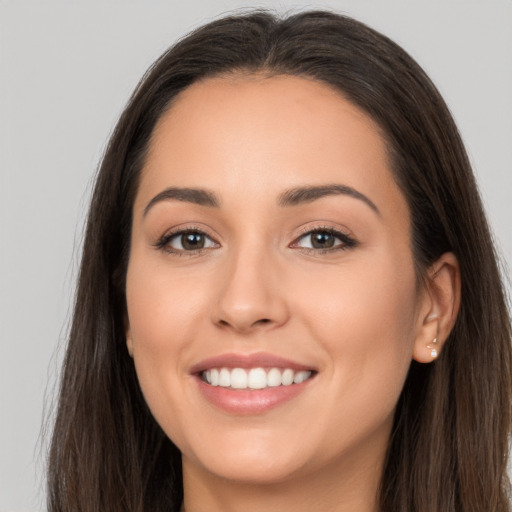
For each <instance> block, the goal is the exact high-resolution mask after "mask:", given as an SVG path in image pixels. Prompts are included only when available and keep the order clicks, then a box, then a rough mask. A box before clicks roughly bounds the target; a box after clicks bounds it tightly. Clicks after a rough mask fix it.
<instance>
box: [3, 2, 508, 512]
mask: <svg viewBox="0 0 512 512" xmlns="http://www.w3.org/2000/svg"><path fill="white" fill-rule="evenodd" d="M250 6H256V7H272V8H275V9H277V10H279V11H281V12H283V11H286V10H289V9H293V10H299V9H304V8H308V7H310V8H313V7H315V8H319V7H320V8H321V7H328V8H334V9H336V10H338V11H341V12H345V13H347V14H350V15H353V16H355V17H356V18H359V19H360V20H362V21H364V22H367V23H368V24H370V25H371V26H373V27H374V28H377V29H379V30H381V31H382V32H384V33H385V34H387V35H389V36H390V37H391V38H392V39H394V40H395V41H397V42H398V43H400V44H401V45H403V46H404V47H405V48H406V49H407V50H408V51H409V52H410V53H411V54H412V55H413V56H414V57H415V58H416V59H417V60H418V61H419V62H420V64H421V65H422V66H423V67H424V68H425V69H426V70H427V72H428V73H429V74H430V76H431V77H432V78H433V80H434V82H435V83H436V84H437V85H438V87H439V89H440V90H441V92H442V94H443V95H444V97H445V99H446V100H447V103H448V105H449V106H450V108H451V110H452V112H453V114H454V117H455V119H456V121H457V122H458V125H459V127H460V129H461V132H462V135H463V138H464V140H465V142H466V145H467V147H468V151H469V154H470V156H471V160H472V162H473V164H474V169H475V172H476V174H477V178H478V182H479V184H480V187H481V192H482V195H483V198H484V201H485V204H486V206H487V209H488V213H489V218H490V221H491V225H492V227H493V229H494V232H495V235H496V240H497V244H498V247H499V249H500V251H501V253H502V257H503V260H504V261H508V262H509V264H510V262H511V261H512V229H511V227H510V225H511V221H512V206H511V203H512V199H511V195H512V167H511V166H512V1H511V0H473V1H472V0H438V1H435V0H423V1H420V0H373V1H372V0H359V1H356V0H346V1H345V0H338V1H335V0H333V1H324V2H301V1H296V2H293V1H279V2H271V1H259V2H257V3H254V4H251V3H248V2H240V1H237V0H231V1H228V0H225V1H222V0H213V1H206V0H203V1H201V0H188V1H187V2H186V4H185V2H184V1H180V2H175V1H166V2H156V1H151V0H145V1H143V0H139V1H130V0H123V1H121V0H119V1H108V0H87V1H82V2H80V1H71V0H68V1H50V0H42V1H39V2H37V1H33V2H30V1H25V0H11V1H6V0H0V165H1V173H0V336H1V339H0V341H1V345H0V511H1V512H28V511H42V510H44V509H45V506H44V456H45V443H44V440H45V437H44V435H42V433H43V434H44V432H45V430H44V428H43V425H44V423H43V418H44V417H46V418H48V417H49V412H50V411H51V404H52V400H53V397H54V387H55V382H56V377H57V374H58V367H59V362H60V359H61V357H62V350H63V345H64V344H65V338H66V330H67V324H68V320H69V316H70V305H71V302H72V296H73V290H74V280H75V277H76V273H77V267H78V261H79V248H80V243H81V242H80V241H81V231H82V224H83V220H84V215H85V212H86V209H87V203H88V198H89V193H90V188H91V182H92V178H93V176H94V173H95V168H96V166H97V163H98V160H99V158H100V156H101V153H102V150H103V148H104V145H105V142H106V140H107V137H108V135H109V133H110V132H111V130H112V128H113V126H114V123H115V121H116V118H117V117H118V115H119V113H120V111H121V109H122V108H123V105H124V104H125V102H126V100H127V98H128V96H129V94H130V93H131V91H132V89H133V88H134V86H135V85H136V83H137V82H138V80H139V78H140V77H141V76H142V74H143V72H144V71H145V69H146V68H147V67H148V66H149V65H150V64H151V62H152V61H153V60H154V59H155V58H156V57H158V56H159V55H160V53H162V52H163V51H164V50H165V49H166V48H167V47H168V46H169V45H170V44H171V43H172V42H173V41H175V40H176V39H177V38H178V37H180V36H182V35H184V34H185V33H187V32H188V31H190V30H191V29H192V28H194V27H196V26H198V25H199V24H202V23H204V22H206V21H208V20H210V19H212V18H214V17H216V16H218V15H220V14H222V13H224V12H226V11H229V10H232V9H235V8H240V7H250Z"/></svg>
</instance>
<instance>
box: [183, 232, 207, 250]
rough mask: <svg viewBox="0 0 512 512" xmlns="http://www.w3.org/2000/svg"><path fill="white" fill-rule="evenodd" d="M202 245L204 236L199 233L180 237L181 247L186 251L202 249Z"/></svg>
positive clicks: (185, 234)
mask: <svg viewBox="0 0 512 512" xmlns="http://www.w3.org/2000/svg"><path fill="white" fill-rule="evenodd" d="M204 243H205V240H204V235H202V234H201V233H184V234H183V235H181V245H182V246H183V248H184V249H186V250H194V249H202V248H203V247H204Z"/></svg>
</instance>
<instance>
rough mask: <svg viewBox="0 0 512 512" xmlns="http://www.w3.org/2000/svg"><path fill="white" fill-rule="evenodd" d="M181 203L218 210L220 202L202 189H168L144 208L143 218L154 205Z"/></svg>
mask: <svg viewBox="0 0 512 512" xmlns="http://www.w3.org/2000/svg"><path fill="white" fill-rule="evenodd" d="M168 200H175V201H182V202H185V203H193V204H198V205H200V206H208V207H210V208H218V207H219V204H220V201H219V200H218V199H217V196H216V195H215V194H214V193H213V192H210V191H209V190H204V189H202V188H180V187H169V188H166V189H165V190H163V191H162V192H160V193H159V194H157V195H156V196H155V197H153V199H151V201H149V203H148V204H147V205H146V208H144V213H143V216H144V217H145V216H146V215H147V214H148V212H149V210H150V209H151V208H152V207H153V206H155V204H157V203H159V202H161V201H168Z"/></svg>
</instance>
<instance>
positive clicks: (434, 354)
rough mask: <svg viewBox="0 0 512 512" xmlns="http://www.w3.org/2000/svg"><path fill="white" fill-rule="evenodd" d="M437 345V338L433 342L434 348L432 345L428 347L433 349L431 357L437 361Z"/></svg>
mask: <svg viewBox="0 0 512 512" xmlns="http://www.w3.org/2000/svg"><path fill="white" fill-rule="evenodd" d="M436 343H437V338H434V339H433V340H432V345H434V346H433V347H432V346H431V345H428V348H431V349H432V350H431V352H430V356H431V357H432V359H435V358H436V357H437V349H436V348H435V344H436Z"/></svg>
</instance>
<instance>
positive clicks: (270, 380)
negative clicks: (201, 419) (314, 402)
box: [199, 367, 314, 390]
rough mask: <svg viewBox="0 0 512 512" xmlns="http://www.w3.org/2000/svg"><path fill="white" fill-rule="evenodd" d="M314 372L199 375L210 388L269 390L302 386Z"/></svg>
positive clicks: (233, 371)
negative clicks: (296, 385)
mask: <svg viewBox="0 0 512 512" xmlns="http://www.w3.org/2000/svg"><path fill="white" fill-rule="evenodd" d="M313 374H314V372H313V370H293V369H292V368H277V367H274V368H251V369H247V368H211V369H208V370H204V371H202V372H200V373H199V376H200V379H201V380H202V381H203V382H205V383H207V384H209V385H210V386H219V387H221V388H228V389H253V390H256V389H267V388H276V387H280V386H293V385H295V384H301V383H302V382H305V381H306V380H308V379H310V378H312V376H313Z"/></svg>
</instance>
